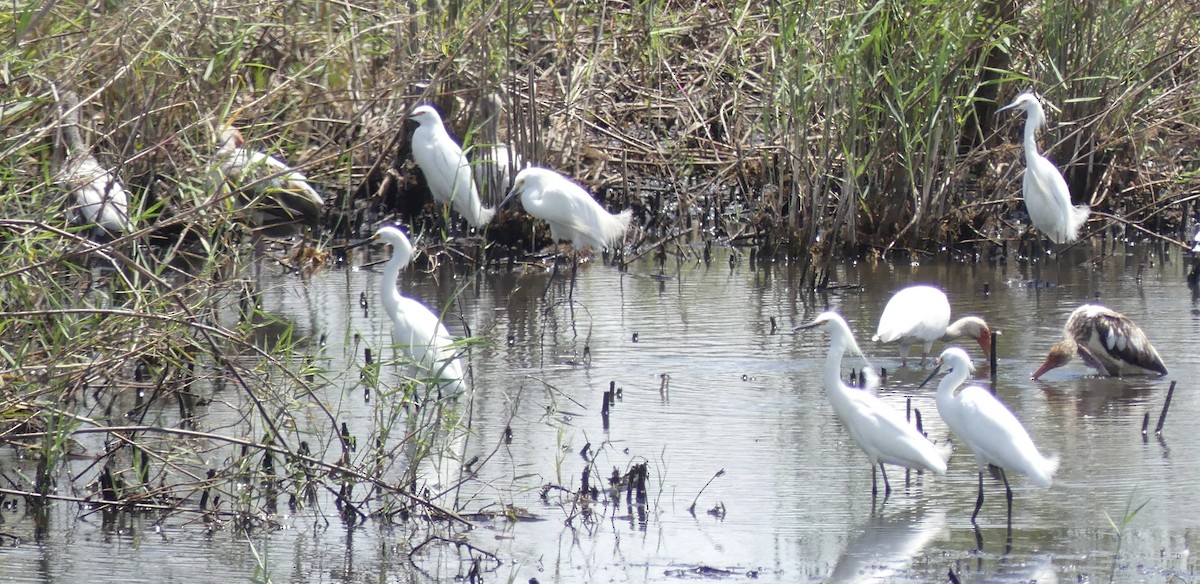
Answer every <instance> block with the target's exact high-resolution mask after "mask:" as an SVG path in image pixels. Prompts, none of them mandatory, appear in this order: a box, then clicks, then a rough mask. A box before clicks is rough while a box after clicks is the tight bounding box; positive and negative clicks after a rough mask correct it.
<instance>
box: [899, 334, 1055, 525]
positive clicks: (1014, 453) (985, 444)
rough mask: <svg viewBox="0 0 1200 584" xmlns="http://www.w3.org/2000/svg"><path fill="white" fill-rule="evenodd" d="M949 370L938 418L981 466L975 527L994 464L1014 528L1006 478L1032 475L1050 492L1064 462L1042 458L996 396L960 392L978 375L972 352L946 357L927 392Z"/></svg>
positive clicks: (977, 390)
mask: <svg viewBox="0 0 1200 584" xmlns="http://www.w3.org/2000/svg"><path fill="white" fill-rule="evenodd" d="M943 369H945V370H946V377H944V378H942V381H941V382H940V383H938V389H937V409H938V414H939V415H940V416H941V417H942V420H943V421H944V422H946V426H948V427H949V428H950V431H952V432H954V434H955V435H956V436H958V437H959V439H961V440H962V441H963V442H966V443H967V447H968V448H970V449H971V452H974V453H975V465H976V467H977V468H978V470H979V496H978V497H977V498H976V499H975V512H974V513H972V514H971V523H975V517H976V516H977V515H979V508H980V507H982V506H983V471H984V470H985V469H986V468H987V465H989V464H990V465H992V466H995V467H997V468H999V469H1000V478H1001V480H1003V481H1004V491H1005V497H1006V498H1007V499H1008V523H1009V525H1012V488H1011V487H1009V486H1008V476H1007V475H1006V474H1005V472H1006V471H1014V472H1017V473H1020V474H1023V475H1026V476H1028V477H1029V478H1030V479H1031V480H1032V481H1033V483H1034V484H1035V485H1037V486H1039V487H1048V486H1050V482H1051V480H1052V477H1053V476H1054V472H1055V471H1056V470H1057V469H1058V459H1057V458H1056V457H1049V458H1047V457H1045V456H1042V454H1041V453H1040V452H1038V449H1037V447H1036V446H1034V444H1033V439H1032V438H1030V437H1029V432H1026V431H1025V427H1024V426H1022V425H1021V422H1020V421H1018V420H1017V417H1016V416H1014V415H1013V413H1012V411H1011V410H1009V409H1008V407H1007V406H1005V405H1004V402H1002V401H1000V400H999V399H996V396H994V395H992V393H991V392H990V391H988V390H986V389H984V388H982V387H979V386H977V385H969V386H967V387H965V388H963V389H961V390H959V391H957V392H956V391H955V390H957V389H958V387H959V386H961V385H962V384H963V382H965V381H966V380H967V379H969V378H970V377H971V372H972V371H974V370H975V367H974V366H972V365H971V358H970V357H968V356H967V352H966V351H964V350H962V349H960V348H958V347H950V348H949V349H946V350H945V351H942V356H941V357H940V358H939V359H938V366H937V367H936V368H935V369H934V370H933V373H931V374H929V377H928V378H927V379H925V381H924V383H922V384H921V387H925V385H926V384H927V383H929V382H930V380H932V379H933V378H934V376H936V375H937V374H938V372H939V371H941V370H943Z"/></svg>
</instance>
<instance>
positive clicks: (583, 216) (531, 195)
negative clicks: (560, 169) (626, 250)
mask: <svg viewBox="0 0 1200 584" xmlns="http://www.w3.org/2000/svg"><path fill="white" fill-rule="evenodd" d="M517 196H520V197H521V206H522V207H524V208H525V212H527V213H529V214H530V215H533V216H534V217H537V218H538V219H541V220H543V221H545V222H546V223H548V224H549V225H550V238H551V239H553V240H554V245H555V247H556V248H557V246H558V242H559V241H560V240H566V241H570V242H571V246H572V247H573V248H574V250H575V253H572V256H571V257H572V271H571V282H572V284H574V282H575V270H576V269H577V268H578V253H577V252H578V250H580V249H581V248H588V247H590V248H592V249H599V250H603V251H608V250H609V248H610V247H611V246H613V245H615V244H617V243H618V242H620V241H621V239H622V238H623V237H624V236H625V231H627V230H628V229H629V221H630V219H631V218H632V217H633V211H632V210H630V209H625V210H624V211H621V212H620V213H609V212H608V211H606V210H605V209H604V207H602V206H601V205H600V203H597V202H596V199H593V198H592V195H591V194H589V193H588V192H587V191H586V190H585V189H584V188H583V187H582V186H580V185H579V184H577V183H575V182H574V181H572V180H570V179H568V178H567V177H565V176H563V175H561V174H559V173H557V172H554V171H553V170H549V169H545V168H538V167H530V168H526V169H524V170H522V171H521V172H519V173H517V177H516V180H515V181H514V182H513V188H512V190H511V191H509V193H508V196H506V197H504V201H503V202H501V203H500V207H499V208H503V207H504V206H505V205H507V204H508V202H509V201H511V200H512V199H513V198H515V197H517ZM557 272H558V262H557V261H555V262H554V272H552V273H551V276H550V278H551V280H553V278H554V274H555V273H557ZM547 289H549V285H548V284H547Z"/></svg>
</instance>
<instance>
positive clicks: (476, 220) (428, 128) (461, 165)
mask: <svg viewBox="0 0 1200 584" xmlns="http://www.w3.org/2000/svg"><path fill="white" fill-rule="evenodd" d="M408 117H409V119H411V120H413V121H415V122H417V124H418V126H417V129H416V131H414V132H413V136H412V155H413V160H414V161H416V163H417V166H419V167H420V168H421V173H422V174H424V175H425V182H426V183H428V184H429V193H430V194H431V195H433V199H434V200H435V201H438V202H439V203H442V204H446V205H450V206H452V207H453V208H454V210H455V211H458V213H459V214H460V215H462V216H463V218H464V219H466V220H467V223H468V224H469V225H470V226H471V227H476V228H479V227H483V226H484V225H487V224H488V223H489V222H490V221H491V220H492V217H493V216H494V215H495V214H496V211H495V209H488V208H486V207H484V206H483V203H482V202H481V201H480V199H479V189H478V188H476V186H475V180H474V178H472V172H471V164H470V162H468V161H467V157H466V156H465V155H464V154H463V151H462V148H461V147H459V145H458V144H457V143H455V142H454V140H453V139H451V138H450V134H448V133H446V126H445V125H444V124H443V123H442V116H440V115H438V113H437V110H435V109H433V107H432V106H428V105H421V106H417V109H414V110H413V112H412V113H411V114H409V115H408Z"/></svg>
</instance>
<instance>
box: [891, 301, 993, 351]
mask: <svg viewBox="0 0 1200 584" xmlns="http://www.w3.org/2000/svg"><path fill="white" fill-rule="evenodd" d="M964 336H965V337H971V338H972V339H975V342H977V343H979V348H980V349H981V350H983V355H984V357H985V358H986V357H987V356H988V355H989V354H990V352H991V350H992V331H991V329H989V328H988V324H987V322H985V321H984V320H983V319H982V318H979V317H977V316H968V317H964V318H960V319H958V320H956V321H954V324H950V301H949V300H948V299H947V298H946V293H945V292H942V291H941V290H938V289H937V288H934V287H933V286H924V285H918V286H909V287H907V288H904V289H902V290H900V291H899V292H896V294H895V295H893V296H892V298H891V299H890V300H888V303H887V305H886V306H884V307H883V315H882V316H880V317H879V328H878V329H877V330H876V332H875V336H873V337H871V340H872V341H875V342H880V343H892V342H895V343H897V344H899V345H900V366H901V367H905V366H907V365H908V351H909V349H910V348H911V347H912V346H913V345H917V344H924V347H923V349H924V350H923V351H922V352H921V366H922V367H924V366H925V359H926V358H927V357H928V356H929V352H930V351H931V350H933V342H934V341H936V340H938V339H941V340H942V341H944V342H949V341H953V340H954V339H957V338H959V337H964Z"/></svg>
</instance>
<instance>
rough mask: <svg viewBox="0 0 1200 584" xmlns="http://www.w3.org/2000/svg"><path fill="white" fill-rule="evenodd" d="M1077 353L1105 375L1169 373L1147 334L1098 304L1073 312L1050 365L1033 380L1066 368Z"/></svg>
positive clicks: (1049, 359) (1044, 365)
mask: <svg viewBox="0 0 1200 584" xmlns="http://www.w3.org/2000/svg"><path fill="white" fill-rule="evenodd" d="M1073 353H1078V354H1079V358H1080V359H1083V362H1084V363H1085V364H1087V366H1088V367H1092V368H1093V369H1096V370H1097V371H1099V372H1100V374H1101V375H1108V376H1112V377H1123V376H1125V375H1166V374H1167V366H1166V365H1163V361H1162V357H1160V356H1159V355H1158V351H1156V350H1155V349H1154V345H1151V344H1150V339H1149V338H1147V337H1146V333H1144V332H1142V329H1141V328H1140V327H1139V326H1138V325H1136V324H1134V322H1133V321H1132V320H1130V319H1129V317H1127V316H1125V315H1124V314H1121V313H1119V312H1117V311H1115V310H1109V309H1108V308H1105V307H1103V306H1100V305H1098V304H1084V305H1083V306H1080V307H1079V308H1076V309H1075V312H1072V313H1071V316H1070V317H1069V318H1067V324H1066V325H1065V326H1063V340H1061V341H1059V342H1058V343H1055V345H1054V346H1053V347H1050V354H1048V355H1046V362H1045V363H1042V366H1041V367H1038V369H1037V371H1034V372H1033V377H1032V378H1033V379H1037V378H1039V377H1041V376H1042V375H1044V374H1045V373H1046V372H1047V371H1050V370H1051V369H1055V368H1057V367H1062V366H1063V365H1066V364H1067V362H1068V361H1070V360H1071V355H1072V354H1073Z"/></svg>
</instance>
